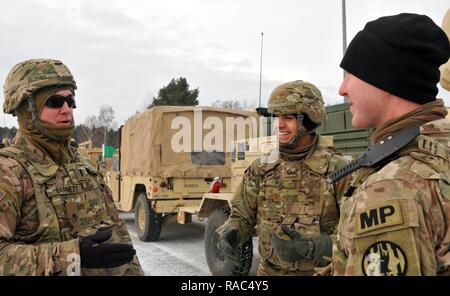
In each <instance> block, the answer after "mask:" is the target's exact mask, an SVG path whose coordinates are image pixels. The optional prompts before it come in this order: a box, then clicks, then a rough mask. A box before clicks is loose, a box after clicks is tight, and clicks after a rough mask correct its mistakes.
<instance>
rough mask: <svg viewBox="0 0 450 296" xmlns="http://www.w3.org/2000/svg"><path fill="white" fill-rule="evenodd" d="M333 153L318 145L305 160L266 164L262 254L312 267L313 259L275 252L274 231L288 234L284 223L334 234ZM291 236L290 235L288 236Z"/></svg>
mask: <svg viewBox="0 0 450 296" xmlns="http://www.w3.org/2000/svg"><path fill="white" fill-rule="evenodd" d="M332 157H333V154H332V152H331V151H330V150H328V149H326V148H323V147H320V146H318V147H317V148H316V151H315V152H314V154H313V155H311V156H310V157H309V158H308V159H307V160H305V161H286V160H278V161H277V162H275V163H274V164H269V165H262V167H261V168H262V171H263V175H264V177H263V180H262V183H261V190H260V192H259V196H258V212H257V225H258V229H257V230H258V235H259V252H260V254H261V257H262V258H263V259H264V260H266V261H268V262H269V263H272V264H273V265H276V266H279V267H281V268H282V269H285V270H290V271H298V270H300V271H311V270H312V269H313V267H315V265H314V263H313V262H312V261H310V260H300V261H297V262H294V263H288V262H285V261H283V260H281V258H279V257H278V256H277V254H276V253H274V249H273V246H272V243H271V240H270V234H272V233H277V235H278V236H280V237H283V236H286V235H285V234H284V233H283V232H282V230H281V229H280V227H279V226H280V225H281V224H285V225H289V226H291V227H292V228H294V229H296V230H298V231H299V232H300V233H301V234H304V235H319V234H321V233H327V234H332V233H333V232H334V231H335V227H336V225H337V223H338V220H339V214H338V208H337V202H336V199H335V196H334V188H333V186H332V185H328V184H327V183H326V182H325V175H326V173H327V172H328V166H329V163H330V160H331V158H332ZM286 238H287V237H286Z"/></svg>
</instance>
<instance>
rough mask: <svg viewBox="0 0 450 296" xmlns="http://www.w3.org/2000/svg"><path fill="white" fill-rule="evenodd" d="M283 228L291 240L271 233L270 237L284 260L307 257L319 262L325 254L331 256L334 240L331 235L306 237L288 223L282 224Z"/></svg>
mask: <svg viewBox="0 0 450 296" xmlns="http://www.w3.org/2000/svg"><path fill="white" fill-rule="evenodd" d="M281 229H282V230H283V232H284V233H286V235H288V236H289V237H290V238H291V240H284V239H280V238H279V237H278V236H276V235H275V234H271V235H270V239H271V240H272V245H273V248H274V249H275V252H276V253H277V254H278V256H280V258H281V259H283V260H284V261H286V262H295V261H298V260H301V259H306V260H314V262H315V263H319V262H320V260H321V259H322V257H323V256H326V257H331V254H332V252H333V241H332V240H331V237H330V236H329V235H325V234H322V235H319V236H313V237H306V236H302V235H301V234H300V233H299V232H298V231H296V230H294V229H291V228H289V227H288V226H286V225H281Z"/></svg>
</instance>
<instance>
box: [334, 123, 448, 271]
mask: <svg viewBox="0 0 450 296" xmlns="http://www.w3.org/2000/svg"><path fill="white" fill-rule="evenodd" d="M449 138H450V121H449V120H448V119H440V120H435V121H431V122H428V123H426V124H424V125H422V126H421V127H420V135H419V136H418V137H417V138H416V139H415V140H414V141H413V142H411V143H410V144H409V145H408V146H407V147H405V148H404V149H402V150H401V151H400V152H399V155H400V157H399V158H397V159H396V160H394V161H392V162H390V163H388V164H387V165H385V166H384V167H382V168H377V169H371V168H368V169H362V171H360V172H359V173H358V174H357V175H356V177H355V179H354V180H353V182H352V186H353V188H356V190H354V192H353V194H348V195H351V196H350V197H348V198H345V197H344V199H343V202H342V205H341V219H340V222H339V226H338V236H337V244H336V245H335V246H334V250H333V274H334V275H436V274H438V275H443V274H449V273H450V272H449V271H450V270H449V266H450V252H449V246H450V229H449V222H450V219H449V218H450V167H449V165H450V157H449V153H448V151H449V148H450V144H449V143H450V142H449V140H448V139H449ZM377 170H378V171H377ZM346 195H347V194H346Z"/></svg>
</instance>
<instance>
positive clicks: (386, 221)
mask: <svg viewBox="0 0 450 296" xmlns="http://www.w3.org/2000/svg"><path fill="white" fill-rule="evenodd" d="M355 218H356V229H355V232H356V233H357V234H361V233H365V232H369V231H373V230H376V229H380V228H384V227H388V226H393V225H398V224H402V223H403V217H402V211H401V206H400V201H399V200H391V201H389V202H384V203H383V204H381V205H378V206H374V207H371V208H367V209H365V210H364V211H362V212H359V213H357V215H356V217H355Z"/></svg>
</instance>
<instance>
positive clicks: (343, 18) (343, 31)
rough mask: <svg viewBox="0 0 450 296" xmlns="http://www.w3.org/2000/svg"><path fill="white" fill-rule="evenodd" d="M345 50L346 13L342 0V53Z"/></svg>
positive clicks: (343, 0)
mask: <svg viewBox="0 0 450 296" xmlns="http://www.w3.org/2000/svg"><path fill="white" fill-rule="evenodd" d="M346 51H347V14H346V8H345V0H342V53H343V54H345V52H346Z"/></svg>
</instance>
